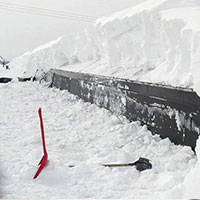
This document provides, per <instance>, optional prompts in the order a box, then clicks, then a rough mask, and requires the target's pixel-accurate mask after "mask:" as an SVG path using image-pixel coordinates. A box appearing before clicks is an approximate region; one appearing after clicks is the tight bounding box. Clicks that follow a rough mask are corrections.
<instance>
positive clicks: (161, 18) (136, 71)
mask: <svg viewBox="0 0 200 200" xmlns="http://www.w3.org/2000/svg"><path fill="white" fill-rule="evenodd" d="M199 66H200V1H199V0H149V1H147V2H145V3H143V4H139V5H137V6H134V7H130V8H128V9H126V10H122V11H121V12H118V13H115V14H113V15H111V16H107V17H102V18H100V19H98V20H97V21H96V22H95V24H94V25H93V26H90V27H88V28H87V29H85V30H83V31H82V32H79V33H77V34H76V35H69V36H65V37H60V38H59V39H57V40H56V41H54V42H52V43H50V44H47V45H44V46H41V47H39V48H37V49H35V50H33V51H30V52H27V53H26V54H25V55H23V56H20V57H18V58H16V59H14V60H13V62H12V64H11V68H12V69H13V70H14V71H15V70H16V71H17V72H18V73H19V75H20V74H21V75H22V74H23V73H24V72H26V75H29V74H31V75H33V74H34V72H35V71H36V69H38V68H39V69H43V70H44V71H48V70H49V69H50V68H63V69H65V70H71V71H79V72H87V73H94V74H102V75H109V76H117V77H121V78H129V79H133V80H142V81H148V82H156V83H163V84H169V85H173V86H182V87H190V88H193V89H194V90H195V91H196V92H197V93H198V94H200V79H199V75H200V67H199ZM14 74H16V73H14Z"/></svg>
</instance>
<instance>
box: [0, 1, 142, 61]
mask: <svg viewBox="0 0 200 200" xmlns="http://www.w3.org/2000/svg"><path fill="white" fill-rule="evenodd" d="M144 1H146V0H0V24H1V28H0V55H2V56H3V57H5V58H6V59H12V58H14V57H16V56H18V55H21V54H23V53H25V52H26V51H28V50H31V49H33V48H35V47H37V46H39V45H41V44H43V43H46V42H48V41H51V40H54V39H56V38H58V37H59V36H61V35H66V34H71V33H75V32H77V31H78V30H80V29H83V28H84V27H85V26H87V25H88V24H89V23H87V22H81V21H74V20H66V19H57V18H52V17H47V16H36V15H32V14H26V13H20V12H15V11H10V10H5V9H4V7H2V2H6V3H12V4H20V5H25V6H33V7H39V8H44V9H53V10H58V11H64V12H71V13H77V14H83V15H91V16H95V17H100V16H103V15H109V14H111V13H113V12H116V11H119V10H122V9H124V8H127V7H130V6H134V5H136V4H138V3H141V2H144ZM8 6H9V5H8Z"/></svg>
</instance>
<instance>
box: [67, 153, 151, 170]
mask: <svg viewBox="0 0 200 200" xmlns="http://www.w3.org/2000/svg"><path fill="white" fill-rule="evenodd" d="M102 166H104V167H130V166H136V169H137V170H138V171H140V172H141V171H144V170H146V169H151V168H152V164H151V163H150V162H149V159H147V158H141V157H140V158H139V160H137V161H135V162H133V163H121V164H102ZM69 167H75V165H69Z"/></svg>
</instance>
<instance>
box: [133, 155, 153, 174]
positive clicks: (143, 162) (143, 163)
mask: <svg viewBox="0 0 200 200" xmlns="http://www.w3.org/2000/svg"><path fill="white" fill-rule="evenodd" d="M134 165H135V166H136V169H137V170H138V171H144V170H146V169H151V168H152V164H151V163H150V162H149V159H147V158H142V157H140V158H139V160H138V161H136V162H134Z"/></svg>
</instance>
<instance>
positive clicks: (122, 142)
mask: <svg viewBox="0 0 200 200" xmlns="http://www.w3.org/2000/svg"><path fill="white" fill-rule="evenodd" d="M0 99H1V104H0V110H1V120H0V141H1V145H0V160H1V164H0V190H1V191H0V192H1V195H0V196H1V197H3V198H10V199H16V198H20V199H22V198H25V199H54V198H60V199H62V198H123V199H124V198H132V199H139V198H149V199H159V198H182V197H184V195H185V194H184V190H183V189H182V188H183V182H184V179H185V177H186V175H187V174H188V173H189V172H190V170H191V168H192V167H198V169H197V168H196V172H197V174H199V171H200V170H199V161H198V162H196V156H195V155H194V153H193V151H192V150H191V149H190V148H189V147H182V146H176V145H174V144H172V143H171V142H170V141H169V140H168V139H164V140H162V139H160V137H159V136H157V135H154V136H153V135H152V134H151V133H150V132H149V131H148V130H147V129H146V127H145V126H141V125H140V123H139V122H132V123H129V122H128V121H127V120H126V119H125V118H123V117H117V116H115V115H113V114H111V113H110V112H109V111H107V110H105V109H100V108H98V107H97V106H95V105H92V104H90V103H84V102H83V101H82V100H80V99H78V98H77V97H76V96H73V95H71V94H69V93H68V92H67V91H60V90H58V89H55V88H52V89H50V88H47V85H44V84H42V85H40V84H38V83H37V82H27V83H21V82H15V81H13V82H11V83H7V84H0ZM39 107H41V108H42V112H43V119H44V127H45V134H46V145H47V151H48V153H49V165H48V166H47V167H46V168H45V169H44V170H43V171H42V172H41V174H40V175H39V177H38V178H37V179H35V180H33V176H34V174H35V172H36V170H37V167H38V166H37V164H38V162H39V160H40V159H41V157H42V146H41V133H40V124H39V117H38V114H37V110H38V108H39ZM198 148H199V147H198ZM198 156H199V149H198ZM139 157H146V158H148V159H150V162H151V163H152V165H153V168H152V169H151V170H146V171H143V172H141V173H140V172H138V171H137V170H136V169H135V168H134V167H124V168H113V169H111V168H107V167H103V166H101V165H100V164H102V163H124V162H133V161H135V160H137V159H138V158H139ZM195 163H197V164H195ZM73 164H74V165H75V167H74V168H69V167H68V166H69V165H73ZM193 180H195V177H193ZM188 182H189V180H188ZM187 185H188V183H187V184H186V186H185V187H186V188H187ZM196 186H197V187H198V186H199V184H197V185H196ZM194 187H195V185H194V184H192V188H193V189H194ZM196 190H197V189H196ZM198 197H200V196H196V198H198Z"/></svg>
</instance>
